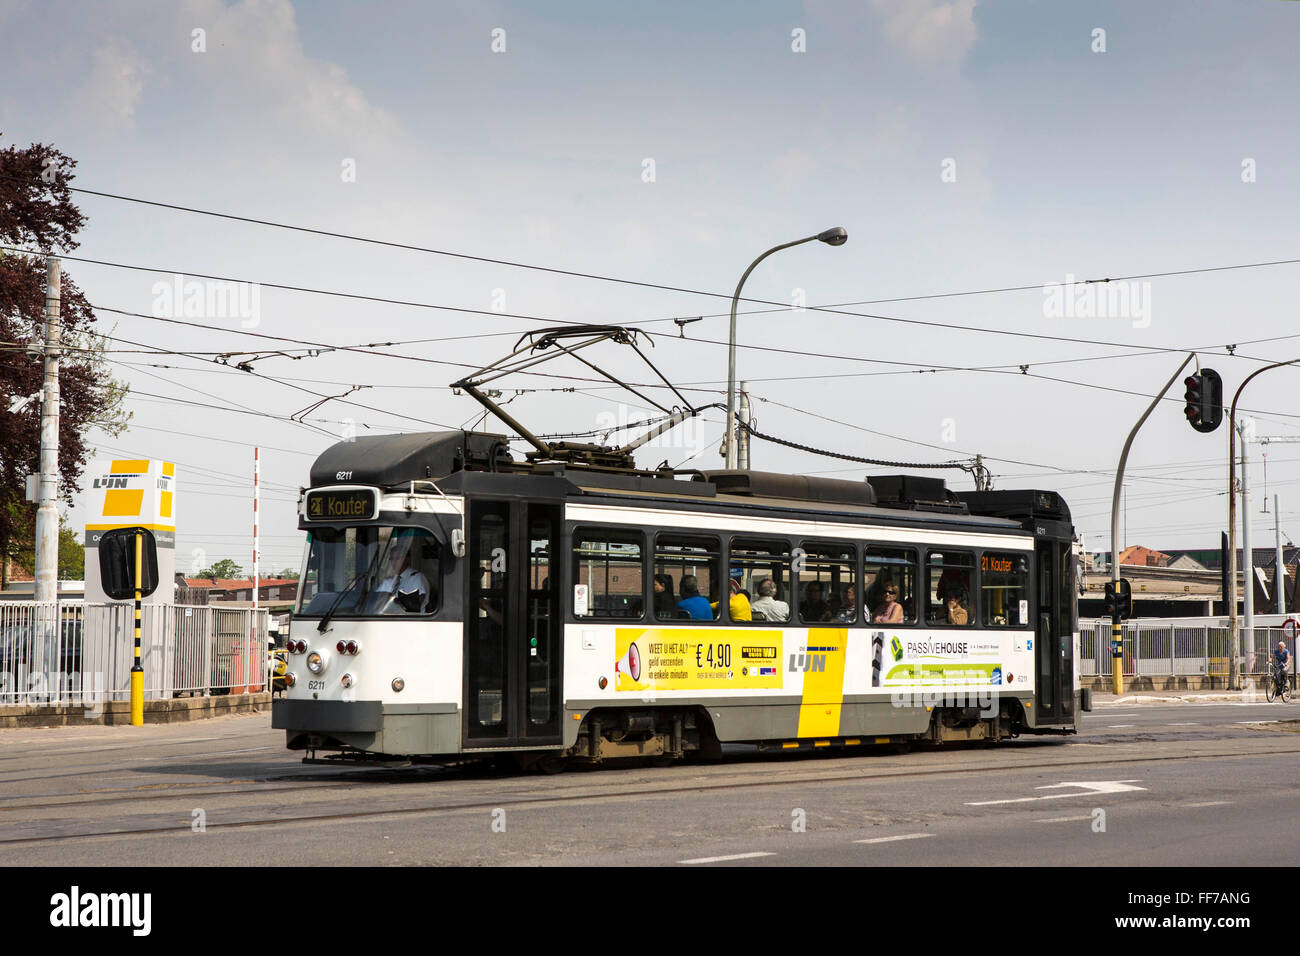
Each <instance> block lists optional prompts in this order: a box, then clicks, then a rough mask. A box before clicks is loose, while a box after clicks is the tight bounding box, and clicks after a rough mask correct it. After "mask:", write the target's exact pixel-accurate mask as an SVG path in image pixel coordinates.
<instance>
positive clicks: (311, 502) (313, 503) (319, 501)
mask: <svg viewBox="0 0 1300 956" xmlns="http://www.w3.org/2000/svg"><path fill="white" fill-rule="evenodd" d="M378 507H379V501H378V495H376V494H375V491H374V489H372V488H347V489H338V490H332V491H331V490H327V491H309V492H307V510H306V517H307V520H308V521H339V520H345V521H347V520H350V521H369V520H370V519H372V518H374V517H375V515H376V513H377V511H378Z"/></svg>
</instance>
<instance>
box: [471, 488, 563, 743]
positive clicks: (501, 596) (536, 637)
mask: <svg viewBox="0 0 1300 956" xmlns="http://www.w3.org/2000/svg"><path fill="white" fill-rule="evenodd" d="M469 525H470V535H469V537H470V541H469V549H468V553H467V555H466V557H467V559H468V567H467V574H466V577H467V578H468V582H467V590H468V593H467V595H466V598H467V600H466V603H465V682H464V693H465V697H464V700H465V707H464V711H463V715H464V716H463V721H462V723H463V731H462V734H463V740H464V744H465V746H466V747H467V748H471V749H472V748H475V747H512V746H542V745H546V744H550V743H555V744H558V743H560V674H561V670H560V668H561V663H562V659H563V657H562V652H563V645H562V636H563V628H562V626H561V625H562V621H561V618H560V612H559V606H558V601H559V594H560V576H559V570H560V564H559V563H557V562H558V561H559V550H558V549H559V536H560V506H559V505H558V504H549V503H542V502H535V501H522V500H518V499H515V500H501V501H491V500H487V501H485V500H480V499H471V500H470V503H469Z"/></svg>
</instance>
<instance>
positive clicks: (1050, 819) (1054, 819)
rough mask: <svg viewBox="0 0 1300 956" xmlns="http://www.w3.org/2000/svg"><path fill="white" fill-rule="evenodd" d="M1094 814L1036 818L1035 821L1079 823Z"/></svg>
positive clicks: (1089, 818)
mask: <svg viewBox="0 0 1300 956" xmlns="http://www.w3.org/2000/svg"><path fill="white" fill-rule="evenodd" d="M1091 819H1092V814H1091V813H1090V814H1088V815H1087V816H1083V817H1048V818H1047V819H1046V820H1035V821H1034V822H1035V823H1077V822H1078V821H1080V820H1091Z"/></svg>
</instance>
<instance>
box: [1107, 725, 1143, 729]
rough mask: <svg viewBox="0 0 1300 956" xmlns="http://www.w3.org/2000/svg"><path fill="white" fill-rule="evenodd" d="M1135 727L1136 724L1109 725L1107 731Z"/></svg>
mask: <svg viewBox="0 0 1300 956" xmlns="http://www.w3.org/2000/svg"><path fill="white" fill-rule="evenodd" d="M1136 726H1137V724H1111V725H1110V728H1109V729H1111V730H1117V729H1119V728H1120V727H1136Z"/></svg>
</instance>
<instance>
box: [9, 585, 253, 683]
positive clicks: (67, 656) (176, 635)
mask: <svg viewBox="0 0 1300 956" xmlns="http://www.w3.org/2000/svg"><path fill="white" fill-rule="evenodd" d="M140 624H141V639H140V664H141V667H142V668H143V669H144V692H145V700H167V699H170V698H172V697H179V696H182V695H187V694H189V695H203V696H207V695H211V694H247V693H256V692H258V691H261V690H263V689H264V688H265V685H266V675H267V641H266V638H267V624H268V613H267V611H266V610H265V609H258V610H257V611H254V610H253V609H252V608H222V607H220V606H216V605H208V606H189V607H187V606H180V605H171V604H152V605H145V606H144V608H143V609H142V612H141V618H140ZM134 657H135V615H134V609H133V608H132V606H131V605H130V604H84V603H81V602H61V603H59V604H35V603H32V602H30V601H25V602H18V601H14V602H0V705H13V704H20V705H23V704H25V705H30V706H37V705H49V704H55V705H91V704H93V703H98V702H101V701H117V700H129V699H130V692H131V683H130V675H131V667H132V665H133V663H134Z"/></svg>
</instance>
